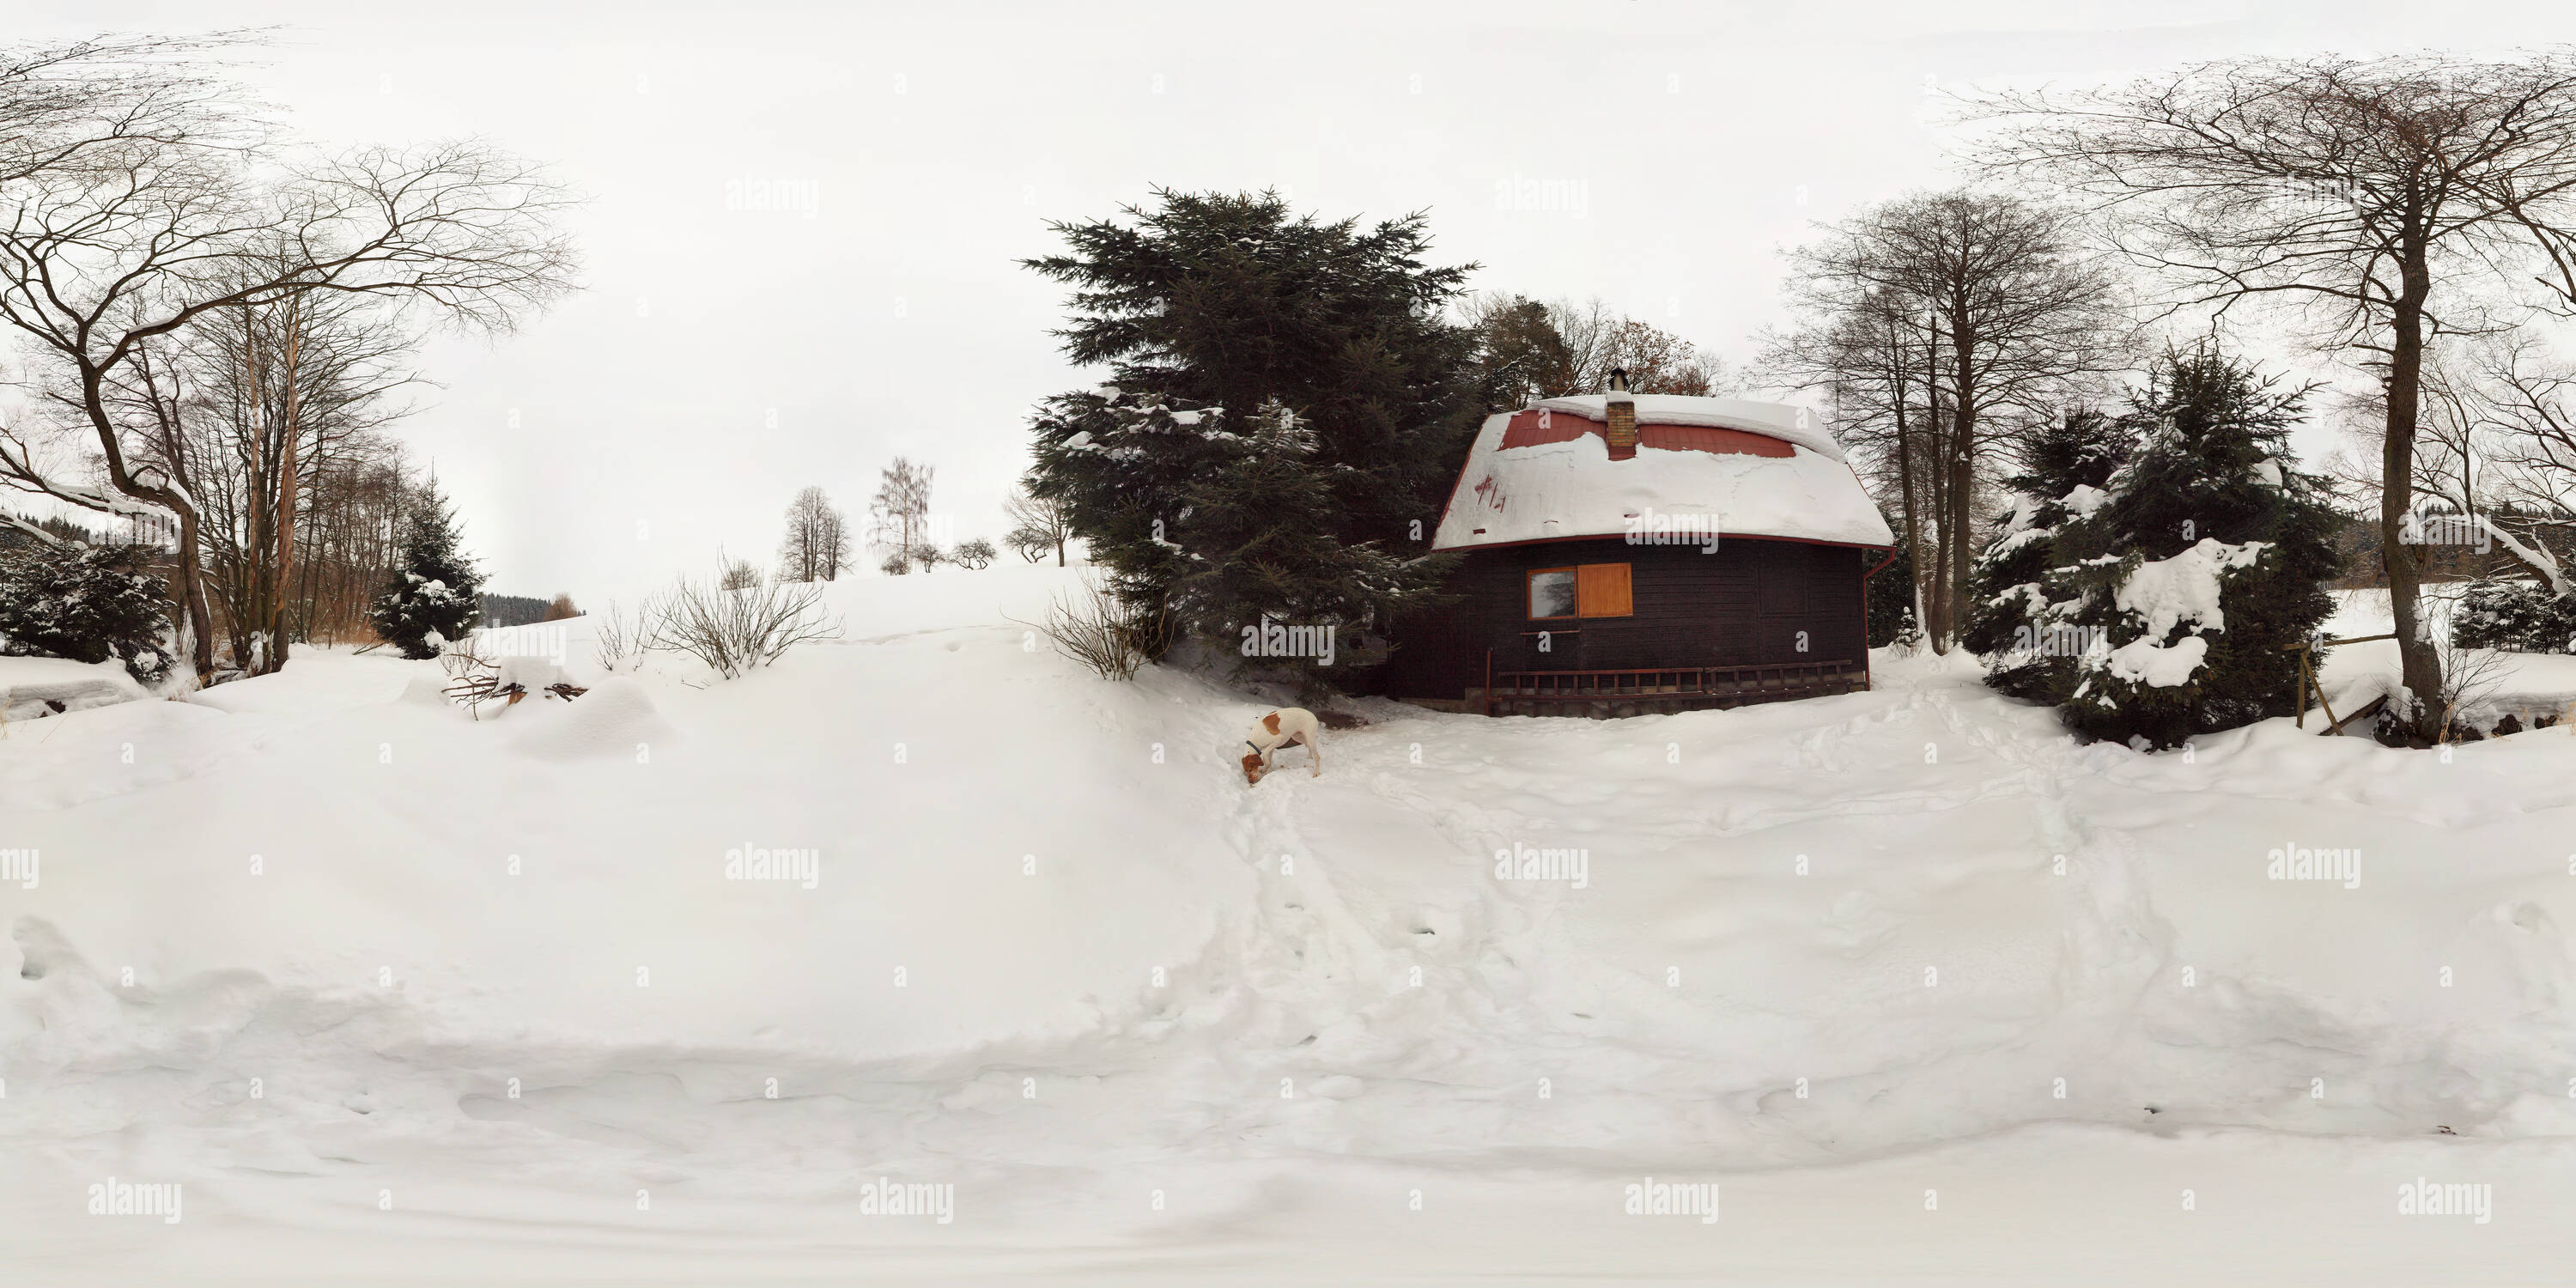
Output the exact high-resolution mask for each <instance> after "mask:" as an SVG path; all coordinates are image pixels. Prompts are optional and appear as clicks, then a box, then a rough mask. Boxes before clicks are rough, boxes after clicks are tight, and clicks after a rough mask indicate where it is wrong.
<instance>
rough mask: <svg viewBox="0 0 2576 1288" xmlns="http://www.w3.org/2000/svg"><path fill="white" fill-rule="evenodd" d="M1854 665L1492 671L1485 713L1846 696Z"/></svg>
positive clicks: (1854, 682) (1854, 680) (1856, 673)
mask: <svg viewBox="0 0 2576 1288" xmlns="http://www.w3.org/2000/svg"><path fill="white" fill-rule="evenodd" d="M1861 674H1862V670H1861V666H1860V664H1859V663H1857V662H1854V661H1851V660H1849V659H1845V658H1837V659H1834V660H1832V661H1825V662H1770V663H1763V664H1760V665H1755V666H1690V667H1661V668H1655V669H1640V670H1615V671H1498V672H1495V673H1493V676H1492V678H1491V680H1490V681H1489V682H1488V683H1487V685H1486V688H1485V701H1486V709H1487V710H1488V711H1490V710H1491V709H1492V704H1493V703H1494V702H1496V701H1498V700H1509V701H1519V702H1604V701H1613V700H1616V699H1620V698H1683V699H1691V698H1711V699H1719V700H1726V699H1733V700H1738V701H1746V702H1760V701H1765V700H1769V699H1774V698H1792V697H1807V696H1811V695H1814V694H1820V693H1847V692H1850V691H1851V690H1852V689H1853V688H1855V687H1857V686H1858V685H1859V683H1860V678H1861Z"/></svg>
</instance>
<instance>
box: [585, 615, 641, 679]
mask: <svg viewBox="0 0 2576 1288" xmlns="http://www.w3.org/2000/svg"><path fill="white" fill-rule="evenodd" d="M591 616H592V623H593V627H594V629H595V630H596V631H597V636H596V638H594V639H593V640H592V642H591V655H592V656H593V657H594V658H596V659H597V660H598V662H599V669H600V670H602V671H606V672H607V673H609V674H610V675H615V674H617V670H618V668H619V667H621V666H624V665H626V664H627V663H628V662H630V661H632V660H633V659H634V657H635V655H636V654H638V653H641V652H643V651H644V647H645V645H644V634H645V632H644V622H643V620H642V619H641V618H640V617H639V616H637V615H636V614H633V613H629V612H627V611H626V610H625V609H622V608H619V607H618V606H617V601H616V600H613V599H612V600H610V601H608V611H607V612H605V613H594V614H592V615H591Z"/></svg>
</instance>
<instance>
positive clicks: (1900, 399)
mask: <svg viewBox="0 0 2576 1288" xmlns="http://www.w3.org/2000/svg"><path fill="white" fill-rule="evenodd" d="M1889 330H1890V334H1889V336H1888V341H1889V344H1888V357H1889V359H1890V361H1889V364H1888V371H1889V373H1890V374H1891V375H1892V376H1894V377H1895V379H1894V380H1893V381H1892V382H1891V384H1892V385H1893V386H1894V389H1893V393H1894V395H1895V396H1894V397H1893V398H1891V399H1889V401H1890V402H1891V403H1892V404H1893V405H1894V406H1895V408H1896V492H1897V495H1898V496H1899V497H1900V498H1902V500H1903V502H1904V505H1905V564H1906V567H1905V580H1906V582H1907V583H1908V584H1909V585H1910V586H1912V587H1913V590H1914V629H1915V630H1917V631H1922V630H1924V629H1925V627H1924V625H1923V617H1924V612H1923V517H1922V513H1921V511H1920V510H1918V509H1917V508H1916V506H1915V504H1914V442H1913V439H1912V438H1911V437H1909V436H1908V434H1907V430H1906V424H1905V398H1906V390H1905V343H1904V339H1903V337H1901V336H1898V335H1896V334H1894V324H1893V323H1891V324H1890V327H1889Z"/></svg>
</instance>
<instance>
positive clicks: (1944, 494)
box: [1923, 314, 1960, 657]
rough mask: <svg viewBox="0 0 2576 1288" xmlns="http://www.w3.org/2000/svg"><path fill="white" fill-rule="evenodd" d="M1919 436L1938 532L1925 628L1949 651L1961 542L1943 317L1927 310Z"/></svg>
mask: <svg viewBox="0 0 2576 1288" xmlns="http://www.w3.org/2000/svg"><path fill="white" fill-rule="evenodd" d="M1957 424H1958V420H1957V409H1956V408H1955V407H1954V408H1952V418H1951V425H1952V429H1951V432H1952V433H1953V434H1955V433H1957ZM1923 441H1924V442H1925V443H1926V444H1927V445H1928V446H1929V448H1930V450H1929V451H1927V452H1925V453H1924V457H1925V460H1924V465H1925V473H1926V475H1927V476H1928V478H1927V479H1926V481H1927V482H1928V483H1929V484H1930V486H1931V495H1930V496H1929V497H1927V498H1926V499H1927V500H1928V501H1929V502H1930V504H1931V508H1932V522H1933V524H1934V526H1935V531H1936V532H1937V533H1938V534H1939V535H1938V536H1937V537H1936V538H1935V539H1934V548H1933V552H1932V566H1931V568H1930V569H1928V570H1927V571H1926V572H1925V574H1924V575H1925V576H1926V577H1927V578H1928V579H1929V581H1928V584H1929V586H1930V587H1931V591H1932V607H1931V612H1930V614H1929V617H1930V619H1931V620H1929V621H1927V622H1925V623H1924V624H1923V630H1924V633H1925V635H1927V636H1928V637H1929V638H1930V639H1931V641H1932V651H1933V652H1934V653H1936V654H1939V655H1942V656H1945V657H1946V656H1948V655H1949V652H1950V643H1951V641H1953V640H1955V639H1957V638H1958V637H1959V632H1958V628H1957V622H1956V616H1957V605H1956V601H1955V596H1956V593H1957V583H1956V582H1954V581H1953V580H1952V578H1951V575H1950V564H1951V550H1952V548H1953V547H1955V546H1956V545H1957V544H1958V542H1959V539H1960V538H1959V531H1958V525H1956V524H1955V523H1953V522H1952V521H1951V518H1950V511H1951V508H1952V507H1951V504H1950V481H1949V470H1948V468H1947V467H1948V464H1949V450H1948V439H1947V438H1946V437H1945V436H1944V435H1943V434H1942V432H1941V322H1940V319H1939V318H1938V317H1937V316H1934V315H1929V314H1927V315H1926V316H1925V317H1924V319H1923Z"/></svg>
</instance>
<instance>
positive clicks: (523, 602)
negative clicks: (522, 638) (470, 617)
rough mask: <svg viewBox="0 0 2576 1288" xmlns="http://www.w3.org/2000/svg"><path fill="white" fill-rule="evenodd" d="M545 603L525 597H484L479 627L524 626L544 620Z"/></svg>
mask: <svg viewBox="0 0 2576 1288" xmlns="http://www.w3.org/2000/svg"><path fill="white" fill-rule="evenodd" d="M546 603H547V601H545V600H542V599H536V598H532V597H530V596H527V595H485V596H484V597H483V619H482V620H481V621H480V622H478V623H476V625H479V626H525V625H527V624H529V623H530V622H542V621H544V620H546Z"/></svg>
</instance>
